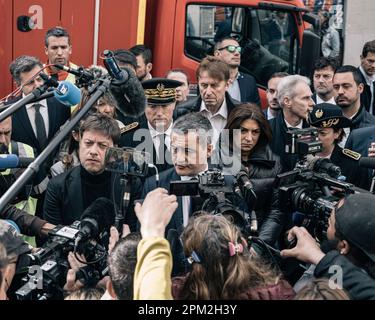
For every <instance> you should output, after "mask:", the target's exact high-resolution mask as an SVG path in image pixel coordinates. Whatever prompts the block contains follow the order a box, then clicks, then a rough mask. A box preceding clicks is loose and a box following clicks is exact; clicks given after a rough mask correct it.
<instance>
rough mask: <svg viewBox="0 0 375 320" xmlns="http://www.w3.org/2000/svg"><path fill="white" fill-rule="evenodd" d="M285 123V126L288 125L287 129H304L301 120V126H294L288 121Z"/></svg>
mask: <svg viewBox="0 0 375 320" xmlns="http://www.w3.org/2000/svg"><path fill="white" fill-rule="evenodd" d="M284 121H285V124H286V127H287V128H298V129H302V126H303V121H302V120H301V122H300V123H299V124H297V125H296V126H292V125H291V124H290V123H289V122H288V121H286V120H285V119H284Z"/></svg>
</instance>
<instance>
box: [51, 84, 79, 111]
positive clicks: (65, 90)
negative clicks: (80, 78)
mask: <svg viewBox="0 0 375 320" xmlns="http://www.w3.org/2000/svg"><path fill="white" fill-rule="evenodd" d="M54 95H55V98H56V99H57V100H59V101H60V102H61V103H63V104H65V105H66V106H68V107H71V106H74V105H76V104H78V103H79V102H80V101H81V90H79V89H78V88H77V87H76V86H75V85H74V84H73V83H71V82H69V81H61V82H60V83H59V86H58V87H57V88H56V90H55V92H54Z"/></svg>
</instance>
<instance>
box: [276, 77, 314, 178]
mask: <svg viewBox="0 0 375 320" xmlns="http://www.w3.org/2000/svg"><path fill="white" fill-rule="evenodd" d="M277 90H278V96H277V97H278V101H279V103H280V106H281V108H282V112H279V114H278V115H277V117H276V118H273V119H271V120H270V125H271V129H272V140H271V143H270V147H271V149H272V151H273V152H274V153H275V154H277V155H278V156H279V157H280V160H281V165H282V167H283V171H290V170H293V169H294V167H295V165H296V163H297V161H298V156H297V155H294V154H288V153H286V151H285V145H286V143H287V136H288V133H287V131H288V130H290V129H293V128H298V129H302V128H308V127H309V124H308V123H307V121H306V119H307V116H308V113H309V112H310V111H311V110H312V108H313V106H314V101H313V100H312V99H311V95H312V93H311V89H310V80H309V79H308V78H306V77H302V76H299V75H292V76H287V77H284V78H282V79H281V80H280V82H279V85H278V87H277Z"/></svg>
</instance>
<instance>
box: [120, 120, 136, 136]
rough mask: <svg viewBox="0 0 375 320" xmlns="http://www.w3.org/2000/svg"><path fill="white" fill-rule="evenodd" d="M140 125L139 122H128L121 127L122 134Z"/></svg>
mask: <svg viewBox="0 0 375 320" xmlns="http://www.w3.org/2000/svg"><path fill="white" fill-rule="evenodd" d="M138 126H139V122H133V123H130V124H127V125H126V126H124V127H123V128H122V129H121V134H123V133H125V132H128V131H130V130H133V129H135V128H137V127H138Z"/></svg>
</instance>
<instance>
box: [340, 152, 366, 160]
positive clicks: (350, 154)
mask: <svg viewBox="0 0 375 320" xmlns="http://www.w3.org/2000/svg"><path fill="white" fill-rule="evenodd" d="M342 153H343V154H344V155H346V156H347V157H349V158H352V159H354V160H356V161H358V160H359V159H360V158H361V154H360V153H358V152H355V151H353V150H350V149H342Z"/></svg>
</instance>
